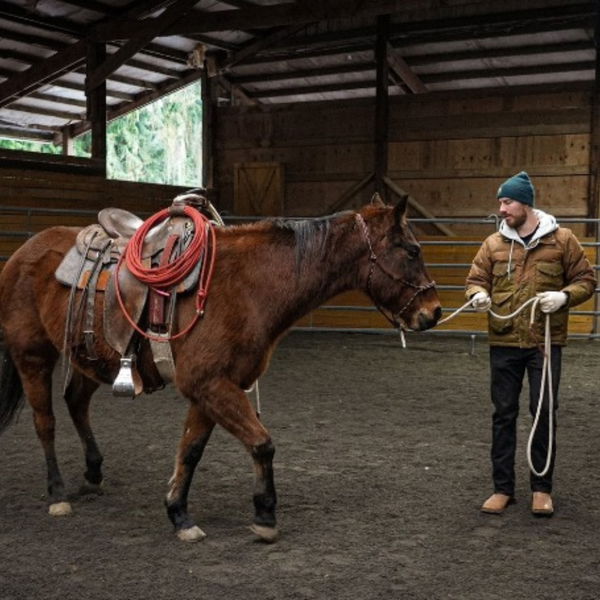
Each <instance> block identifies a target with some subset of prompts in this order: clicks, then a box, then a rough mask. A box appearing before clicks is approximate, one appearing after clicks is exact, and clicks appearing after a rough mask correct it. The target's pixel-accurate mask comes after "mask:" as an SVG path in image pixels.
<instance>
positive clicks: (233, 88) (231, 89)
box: [218, 75, 260, 106]
mask: <svg viewBox="0 0 600 600" xmlns="http://www.w3.org/2000/svg"><path fill="white" fill-rule="evenodd" d="M218 80H219V83H220V84H221V86H222V87H223V88H224V89H225V90H226V91H227V92H228V93H229V94H231V95H232V96H233V97H235V98H237V99H238V100H240V101H241V103H242V104H244V105H246V106H256V105H257V104H260V103H259V101H258V100H256V98H252V97H251V96H249V95H248V94H247V93H246V91H245V90H243V89H242V88H241V87H240V86H239V85H236V84H235V83H231V81H229V79H228V78H227V77H225V75H219V78H218Z"/></svg>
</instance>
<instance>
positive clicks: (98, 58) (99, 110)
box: [86, 42, 106, 176]
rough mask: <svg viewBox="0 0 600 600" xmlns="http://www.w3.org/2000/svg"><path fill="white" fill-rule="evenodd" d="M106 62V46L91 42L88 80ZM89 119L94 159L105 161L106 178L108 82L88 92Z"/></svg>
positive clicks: (87, 67) (89, 46) (88, 55)
mask: <svg viewBox="0 0 600 600" xmlns="http://www.w3.org/2000/svg"><path fill="white" fill-rule="evenodd" d="M105 60H106V46H105V45H104V44H99V43H94V42H89V43H88V46H87V62H86V78H89V77H90V75H91V73H93V72H94V70H95V69H96V68H98V67H99V66H100V65H101V64H102V63H104V61H105ZM86 102H87V118H88V121H90V124H91V132H92V158H95V159H98V160H101V161H103V163H104V169H103V171H104V175H105V176H106V81H103V82H102V83H100V84H99V85H98V86H97V87H95V88H94V89H93V90H89V91H87V92H86Z"/></svg>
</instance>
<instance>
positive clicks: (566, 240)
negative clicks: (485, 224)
mask: <svg viewBox="0 0 600 600" xmlns="http://www.w3.org/2000/svg"><path fill="white" fill-rule="evenodd" d="M537 212H538V213H539V215H540V216H541V217H542V219H541V221H540V226H541V227H542V225H543V226H545V230H543V231H542V232H541V233H540V236H539V237H534V238H533V240H532V241H531V242H530V243H529V245H528V246H527V247H525V246H524V244H523V242H522V240H521V239H520V238H519V237H518V235H517V234H516V232H515V231H514V229H511V228H509V227H506V226H504V227H501V229H500V232H498V233H494V234H492V235H490V236H489V237H488V238H487V239H486V240H485V241H484V242H483V244H482V246H481V248H480V249H479V251H478V252H477V255H476V256H475V259H474V260H473V264H472V266H471V270H470V272H469V275H468V277H467V282H466V296H467V298H469V299H470V298H471V297H472V296H473V295H474V294H476V293H477V292H479V291H485V292H487V293H488V294H489V295H490V296H491V298H492V310H493V311H494V312H495V313H497V314H500V315H508V314H510V313H511V312H513V311H515V310H516V309H517V308H518V307H519V306H521V305H522V304H523V303H524V302H525V301H526V300H528V299H529V298H532V297H533V296H535V295H536V294H537V293H538V292H545V291H550V290H560V291H563V292H566V293H567V294H568V296H569V300H568V302H567V305H566V306H564V307H562V308H560V309H559V310H558V311H556V312H555V313H553V314H551V315H550V324H551V333H552V343H553V344H558V345H565V344H566V341H567V321H568V316H569V307H571V306H576V305H577V304H580V303H581V302H584V301H585V300H587V299H588V298H589V297H590V296H591V295H592V294H593V293H594V289H595V287H596V278H595V275H594V271H593V269H592V268H591V266H590V263H589V261H588V260H587V258H586V257H585V255H584V253H583V248H582V247H581V244H580V243H579V242H578V241H577V238H576V237H575V236H574V235H573V233H572V232H571V230H570V229H565V228H563V227H558V226H556V224H555V223H556V222H555V220H554V217H551V216H550V215H546V213H543V212H542V211H537ZM546 217H547V218H549V219H547V218H546ZM552 223H554V225H552ZM503 225H505V224H503ZM553 227H555V228H554V229H553ZM545 231H549V232H548V233H545ZM544 233H545V235H544ZM536 313H537V314H536V321H535V324H534V326H533V327H532V328H530V324H529V319H530V311H529V309H528V308H526V309H525V310H524V311H522V312H521V313H519V315H517V316H516V317H514V318H513V319H510V320H501V319H496V318H494V317H492V316H491V315H489V318H488V330H489V342H490V344H491V345H495V346H516V347H520V348H532V347H534V346H536V345H538V344H539V343H541V342H542V341H543V338H544V317H545V316H544V315H543V314H542V313H541V312H540V311H539V310H538V311H536Z"/></svg>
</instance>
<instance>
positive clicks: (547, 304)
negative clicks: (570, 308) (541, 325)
mask: <svg viewBox="0 0 600 600" xmlns="http://www.w3.org/2000/svg"><path fill="white" fill-rule="evenodd" d="M537 297H538V298H539V299H540V308H541V310H542V312H545V313H553V312H556V311H557V310H558V309H559V308H560V307H561V306H564V305H565V304H566V303H567V299H568V296H567V294H565V293H564V292H541V293H539V294H537Z"/></svg>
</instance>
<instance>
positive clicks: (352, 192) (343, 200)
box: [323, 173, 375, 214]
mask: <svg viewBox="0 0 600 600" xmlns="http://www.w3.org/2000/svg"><path fill="white" fill-rule="evenodd" d="M373 177H375V173H369V174H368V175H366V176H365V177H363V178H362V179H361V180H360V181H358V182H357V183H353V184H352V185H351V186H350V187H349V188H348V189H347V190H346V191H345V192H344V193H343V194H342V195H341V196H340V197H339V198H338V199H337V200H336V201H335V202H334V203H333V204H332V205H330V206H329V207H328V208H327V211H326V212H325V213H323V214H330V213H332V212H337V211H338V210H341V209H342V208H344V207H345V206H346V204H348V202H349V201H350V200H351V199H352V198H354V196H356V194H358V192H360V191H361V190H362V189H364V188H365V187H367V185H369V183H371V180H372V179H373Z"/></svg>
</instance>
